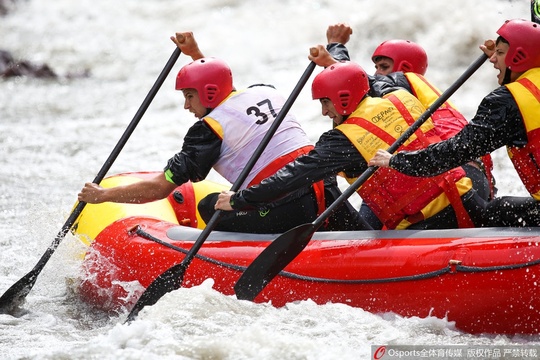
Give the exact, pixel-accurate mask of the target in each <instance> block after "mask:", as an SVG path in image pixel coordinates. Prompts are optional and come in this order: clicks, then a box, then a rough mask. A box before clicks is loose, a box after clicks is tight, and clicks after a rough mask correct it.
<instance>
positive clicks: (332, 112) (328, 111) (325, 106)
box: [320, 98, 343, 127]
mask: <svg viewBox="0 0 540 360" xmlns="http://www.w3.org/2000/svg"><path fill="white" fill-rule="evenodd" d="M320 101H321V111H322V114H323V116H328V117H329V118H330V119H332V121H333V122H334V127H336V126H338V125H339V124H341V123H342V122H343V115H341V114H339V113H338V111H337V110H336V108H335V106H334V104H333V103H332V101H330V99H328V98H324V99H321V100H320Z"/></svg>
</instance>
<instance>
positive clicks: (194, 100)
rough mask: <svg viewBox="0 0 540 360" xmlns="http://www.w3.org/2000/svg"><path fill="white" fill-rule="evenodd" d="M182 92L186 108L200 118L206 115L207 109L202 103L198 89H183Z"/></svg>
mask: <svg viewBox="0 0 540 360" xmlns="http://www.w3.org/2000/svg"><path fill="white" fill-rule="evenodd" d="M182 93H183V94H184V99H185V102H184V109H186V110H189V112H190V113H193V114H194V115H195V116H196V117H197V118H199V119H200V118H202V117H203V116H204V115H206V112H207V109H206V108H205V107H204V106H203V105H202V104H201V99H200V98H199V93H198V92H197V90H195V89H183V90H182Z"/></svg>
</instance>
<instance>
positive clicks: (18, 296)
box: [0, 270, 39, 314]
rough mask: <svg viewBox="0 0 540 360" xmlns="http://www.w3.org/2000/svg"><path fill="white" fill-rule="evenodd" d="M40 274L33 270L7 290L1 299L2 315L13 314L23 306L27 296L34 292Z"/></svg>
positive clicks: (0, 309) (0, 312)
mask: <svg viewBox="0 0 540 360" xmlns="http://www.w3.org/2000/svg"><path fill="white" fill-rule="evenodd" d="M38 274H39V272H36V271H34V270H32V271H30V272H29V273H28V274H26V275H25V276H23V277H22V278H21V279H19V281H17V282H16V283H15V284H13V285H11V287H10V288H9V289H7V291H6V292H5V293H4V295H2V297H1V298H0V314H12V313H13V312H14V311H15V310H16V309H17V308H19V307H20V306H22V304H23V303H24V301H25V299H26V295H28V293H29V292H30V290H32V287H33V286H34V284H35V282H36V279H37V275H38Z"/></svg>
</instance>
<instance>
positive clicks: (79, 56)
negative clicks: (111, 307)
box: [0, 0, 540, 359]
mask: <svg viewBox="0 0 540 360" xmlns="http://www.w3.org/2000/svg"><path fill="white" fill-rule="evenodd" d="M515 17H524V18H528V17H529V8H528V1H525V0H520V1H519V2H516V1H507V0H497V1H494V0H489V1H488V0H481V1H469V0H454V1H449V2H445V3H444V5H442V4H441V2H439V1H428V0H409V1H403V2H401V1H395V0H379V1H368V0H357V1H355V2H354V4H353V2H347V1H338V0H324V1H323V0H321V1H313V0H299V1H295V2H292V1H285V0H280V1H278V0H274V1H268V0H260V1H259V0H256V1H241V0H197V1H185V0H176V1H172V0H146V1H135V0H126V1H122V2H119V3H117V2H111V1H105V0H91V1H90V0H79V1H71V0H56V1H44V0H29V1H19V4H18V6H17V7H16V8H14V9H13V11H12V13H11V14H10V15H9V16H7V17H3V18H0V39H1V40H0V48H2V49H5V50H8V51H11V52H12V53H13V54H14V55H15V56H16V57H17V58H24V59H29V60H31V61H34V62H38V63H39V62H47V63H48V64H50V65H51V67H52V68H53V69H54V70H55V71H57V72H58V73H59V74H61V75H66V74H67V73H68V72H71V73H80V72H83V71H85V70H88V71H89V72H90V74H91V76H90V77H89V78H79V79H72V80H68V79H64V78H63V79H61V80H36V79H28V78H20V79H3V80H0V109H1V110H0V154H1V158H0V161H1V163H0V232H1V235H0V294H3V293H4V291H5V290H6V289H7V288H9V286H11V285H12V284H13V283H14V282H16V281H17V280H18V279H20V278H21V277H22V276H23V275H25V274H26V273H27V272H28V271H30V270H31V269H32V267H33V266H34V265H35V264H36V262H37V261H38V260H39V257H40V256H41V255H42V254H43V253H44V251H45V249H46V248H47V246H48V245H49V244H50V243H51V242H52V240H53V239H54V237H55V235H56V233H57V232H58V230H59V229H60V228H61V226H62V224H63V223H64V221H65V219H66V218H67V216H68V215H69V213H70V210H71V207H72V206H73V204H74V202H75V199H76V194H77V192H78V190H79V189H80V188H81V187H82V185H83V184H84V182H87V181H91V180H92V179H93V178H94V177H95V175H96V174H97V171H98V170H99V169H100V168H101V166H102V164H103V162H104V161H105V159H106V158H107V156H108V155H109V154H110V152H111V150H112V149H113V147H114V145H115V144H116V143H117V141H118V139H119V138H120V136H121V134H122V133H123V131H124V129H125V128H126V126H127V124H128V123H129V122H130V121H131V119H132V118H133V115H134V114H135V112H136V110H137V109H138V107H139V106H140V104H141V102H142V100H143V99H144V97H145V96H146V94H147V93H148V91H149V90H150V88H151V86H152V85H153V83H154V81H155V79H156V77H157V75H158V74H159V72H160V71H161V69H162V68H163V66H164V65H165V63H166V61H167V60H168V58H169V56H170V55H171V53H172V51H173V50H174V47H173V44H172V42H170V40H169V39H168V37H169V36H170V35H172V34H173V33H174V32H175V31H179V30H182V31H185V30H193V31H194V32H195V35H196V38H197V39H198V42H199V45H200V47H201V48H202V50H203V52H204V53H205V54H207V55H211V56H217V57H221V58H223V59H225V60H226V61H227V62H228V63H229V64H230V65H231V67H232V69H233V72H234V75H235V83H236V86H237V87H238V88H242V87H245V86H248V85H250V84H252V83H258V82H266V83H272V84H274V85H276V86H277V88H278V89H281V90H282V92H283V93H284V94H285V95H288V94H289V93H290V91H291V90H292V89H293V87H294V86H295V85H296V82H297V81H298V79H299V78H300V75H301V74H302V73H303V71H304V70H305V68H306V67H307V65H308V60H307V54H308V49H309V47H310V46H313V45H315V44H319V43H321V44H324V43H325V40H326V39H325V31H326V27H327V26H328V25H329V24H331V23H335V22H347V23H349V24H350V25H352V26H353V29H354V33H353V36H352V38H351V42H350V43H349V48H350V50H351V55H352V56H353V59H354V60H356V61H358V62H359V63H360V64H362V65H363V66H364V67H365V68H366V69H368V70H369V71H371V69H372V65H371V62H370V60H369V55H370V54H371V52H372V51H373V49H374V48H375V46H376V45H378V44H379V43H380V42H381V41H383V40H386V39H389V38H410V39H411V40H414V41H417V42H419V43H421V44H422V45H423V46H424V47H425V48H426V50H427V52H428V54H429V56H430V63H431V65H430V68H429V70H428V73H427V75H428V77H429V78H430V79H431V80H432V81H433V82H434V83H436V84H438V86H439V87H440V88H441V89H445V88H446V87H447V86H449V85H450V84H451V83H452V82H453V81H454V80H455V79H457V77H458V76H459V75H460V74H461V73H462V72H463V71H464V70H465V69H466V67H467V66H468V65H469V64H470V63H472V62H473V61H474V60H475V59H476V58H477V57H478V56H479V55H480V52H479V50H478V48H477V46H478V44H480V43H482V42H483V40H484V39H487V38H493V37H495V31H496V29H497V28H498V27H499V26H500V25H501V24H502V22H503V20H505V19H507V18H515ZM187 62H188V59H187V58H186V57H185V56H181V57H180V59H179V60H178V63H177V65H176V66H175V69H174V70H173V73H174V74H175V73H176V72H177V71H178V69H179V68H180V66H182V65H184V64H186V63H187ZM174 74H171V76H169V78H168V79H167V81H166V82H165V84H164V86H163V88H162V89H161V91H160V92H159V94H158V96H157V97H156V98H155V100H154V101H153V103H152V106H151V107H150V109H149V110H148V112H147V113H146V115H145V116H144V118H143V120H142V121H141V123H140V124H139V126H138V128H137V130H136V131H135V133H134V134H133V136H132V138H131V139H130V141H129V142H128V144H127V145H126V147H125V148H124V150H123V151H122V153H121V155H120V156H119V158H118V159H117V161H116V162H115V164H114V165H113V167H112V169H111V171H110V174H113V173H119V172H123V171H137V170H159V169H162V168H163V166H164V165H165V162H166V160H167V159H168V158H169V157H170V156H171V155H172V154H173V153H174V152H175V151H177V150H178V149H179V148H180V146H181V142H182V138H183V135H184V133H185V131H186V129H187V128H188V127H189V126H190V124H191V123H192V122H193V120H194V119H193V118H192V116H191V115H190V114H188V113H186V112H185V111H184V110H183V109H182V105H183V103H182V98H181V94H180V93H178V92H175V91H174V90H173V89H174ZM495 86H496V79H495V70H493V69H492V68H491V65H490V64H486V65H484V67H483V68H482V69H480V70H479V71H478V72H477V73H476V74H475V75H474V76H473V77H472V78H471V79H470V80H469V81H468V82H467V83H466V84H465V85H464V86H463V88H462V89H460V90H459V91H458V92H457V93H456V95H455V96H454V98H453V100H454V102H455V103H456V104H457V105H458V106H459V107H460V108H461V109H462V110H463V112H464V113H465V114H466V115H467V117H471V116H472V115H473V113H474V111H475V109H476V106H477V105H478V103H479V102H480V100H481V98H482V97H483V96H484V95H485V94H487V93H488V92H489V91H490V90H491V89H493V88H494V87H495ZM292 111H294V112H295V113H296V115H297V116H298V118H299V119H300V121H301V122H302V123H303V124H305V128H306V130H307V131H308V134H309V135H310V137H311V138H312V139H313V141H316V140H317V138H318V136H319V134H320V133H322V132H323V131H325V130H326V129H328V128H329V127H330V123H329V120H324V119H323V118H322V117H321V116H320V107H319V105H318V104H317V103H316V102H313V101H312V100H311V99H310V92H309V89H308V88H307V87H306V89H304V91H303V92H302V94H301V95H300V97H299V98H298V100H297V102H296V103H295V105H294V106H293V109H292ZM495 162H496V176H497V180H498V182H499V191H500V194H501V195H502V194H520V195H524V194H525V192H524V189H523V188H522V185H521V182H520V181H519V180H517V177H516V176H515V174H514V170H513V169H512V168H511V166H510V165H509V163H508V161H507V160H506V158H505V156H504V154H503V153H501V152H497V153H496V156H495ZM216 178H217V177H216ZM83 250H84V248H83V246H82V245H81V244H80V242H79V241H78V240H77V239H75V238H73V237H71V236H67V237H66V238H65V239H64V240H63V242H62V243H61V245H60V247H59V248H58V249H57V251H56V252H55V254H54V255H53V257H52V258H51V259H50V261H49V262H48V264H47V266H46V267H45V269H44V270H43V271H42V273H41V274H40V276H39V278H38V281H37V283H36V285H35V286H34V288H33V290H32V291H31V292H30V294H29V295H28V297H27V303H26V305H25V309H26V310H27V313H26V314H24V315H22V316H20V317H18V318H16V317H12V316H10V315H0V358H2V359H158V358H159V359H279V358H283V359H367V358H369V354H370V346H371V345H372V344H421V345H425V344H498V345H501V344H540V338H539V337H537V336H534V337H522V336H515V337H508V336H472V335H469V334H464V333H461V332H459V331H457V330H455V328H454V327H453V324H452V323H449V322H447V321H445V320H441V319H436V318H427V319H418V318H412V319H403V318H400V317H397V316H392V315H391V314H386V315H384V316H380V315H373V314H370V313H367V312H365V311H363V310H361V309H355V308H350V307H347V306H345V305H341V304H328V305H324V306H318V305H315V304H314V303H312V302H309V301H308V302H301V303H295V304H289V305H288V306H287V307H285V308H282V309H275V308H273V307H271V306H269V305H255V304H252V303H249V302H244V301H237V300H236V299H235V298H233V297H227V296H223V295H221V294H219V293H216V292H215V291H213V290H212V289H211V283H206V284H204V285H203V286H201V287H199V288H194V289H180V290H178V291H176V292H173V293H171V294H168V295H167V296H165V297H164V298H162V299H161V300H160V301H159V302H158V303H157V304H156V305H155V306H153V307H150V308H148V309H147V310H144V311H143V312H142V313H141V314H140V317H139V320H137V321H135V322H134V323H133V324H132V325H130V326H127V325H123V324H122V322H123V318H118V317H108V316H106V315H104V314H100V313H96V312H93V311H91V310H89V309H87V308H86V307H85V306H84V304H81V303H80V302H78V301H77V300H76V298H75V297H74V296H73V295H72V293H71V291H72V288H71V287H70V286H69V284H70V279H72V278H75V277H77V275H78V265H79V263H80V260H79V258H77V256H76V254H78V253H79V252H81V251H83ZM465 296H466V295H465ZM396 301H399V299H396Z"/></svg>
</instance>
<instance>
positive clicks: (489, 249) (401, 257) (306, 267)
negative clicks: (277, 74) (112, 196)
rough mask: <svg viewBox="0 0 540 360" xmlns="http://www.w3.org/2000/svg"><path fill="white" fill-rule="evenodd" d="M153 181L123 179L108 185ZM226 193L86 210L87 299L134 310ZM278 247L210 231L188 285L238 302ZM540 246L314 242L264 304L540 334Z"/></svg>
mask: <svg viewBox="0 0 540 360" xmlns="http://www.w3.org/2000/svg"><path fill="white" fill-rule="evenodd" d="M150 175H152V174H150ZM144 176H149V174H146V173H140V174H123V175H118V176H114V177H111V178H108V179H106V181H105V182H104V185H105V186H108V185H115V184H121V183H127V182H130V181H137V179H139V178H141V177H144ZM221 188H223V186H220V185H218V184H214V183H210V182H206V181H203V182H201V183H197V184H191V183H188V184H184V185H182V186H181V187H179V188H177V189H176V190H175V192H173V193H172V194H171V195H170V196H169V198H168V199H167V200H162V201H160V202H156V203H152V204H145V205H124V204H109V203H107V204H101V205H88V206H87V208H86V209H85V211H84V212H83V213H82V214H81V217H80V218H79V221H78V224H77V225H78V227H77V230H76V232H77V233H78V234H79V235H84V236H83V238H86V239H87V240H88V241H90V242H91V247H90V249H89V251H88V253H87V255H86V257H85V259H84V261H83V269H84V273H85V275H84V277H83V279H82V281H81V282H80V286H79V293H80V296H81V298H82V299H83V300H84V301H85V302H87V303H89V304H92V305H94V306H96V307H99V308H101V309H103V310H106V311H127V310H130V309H131V307H132V306H133V304H134V303H135V302H136V301H137V299H138V297H139V296H140V295H141V293H142V292H143V291H144V289H145V288H146V287H147V286H148V285H149V284H150V283H151V282H152V281H153V280H154V279H155V278H156V277H157V276H159V275H160V274H161V273H162V272H164V271H165V270H167V269H168V268H170V267H171V266H173V265H175V264H177V263H179V262H181V261H182V259H183V257H184V254H185V253H186V252H187V251H188V250H189V249H190V248H191V246H192V245H193V243H194V241H195V240H196V239H197V238H198V236H199V234H200V231H201V230H200V228H201V227H203V226H204V223H202V220H200V218H198V215H197V213H196V207H195V204H196V203H197V201H198V200H199V199H200V198H201V197H202V196H204V195H206V194H207V193H208V192H211V191H219V190H220V189H221ZM171 219H172V220H171ZM180 224H183V225H180ZM277 236H279V234H268V235H266V234H265V235H257V234H242V233H231V232H220V231H213V232H212V233H211V234H210V236H209V237H208V239H207V240H206V241H205V243H204V245H203V246H202V248H201V249H200V251H199V252H198V254H197V256H196V257H195V259H194V260H193V262H192V263H191V265H190V266H189V267H188V269H187V271H186V272H185V276H184V282H183V286H184V287H192V286H195V285H199V284H201V283H202V282H203V281H204V280H205V279H208V278H212V279H214V282H215V284H214V288H215V289H216V290H218V291H220V292H222V293H223V294H227V295H231V294H234V290H233V286H234V284H235V282H236V281H237V280H238V278H239V277H240V275H241V273H242V271H243V270H244V269H245V268H246V267H247V266H248V265H249V264H250V263H251V262H252V261H253V259H254V258H255V257H257V255H258V254H259V253H260V252H261V251H262V250H264V249H265V248H266V246H268V244H269V243H270V242H271V241H272V240H273V239H275V238H276V237H277ZM539 244H540V228H519V229H511V228H484V229H453V230H399V231H388V230H387V231H355V232H317V233H316V234H315V235H314V236H313V238H312V241H311V242H310V243H309V245H308V246H307V247H306V249H305V250H304V251H302V253H301V254H300V255H299V256H298V257H297V258H296V259H295V260H294V261H293V262H291V263H290V264H289V265H288V266H287V267H286V268H285V270H284V271H283V272H282V273H281V274H280V275H278V276H277V277H276V278H275V279H274V280H272V281H271V282H270V283H269V284H268V285H267V286H266V288H265V289H264V291H263V292H262V293H261V294H259V296H258V297H257V298H256V299H255V301H256V302H271V303H272V304H273V305H274V306H277V307H281V306H283V305H285V304H286V303H288V302H291V301H296V300H306V299H311V300H313V301H315V302H316V303H318V304H325V303H328V302H334V303H344V304H347V305H350V306H354V307H360V308H362V309H364V310H366V311H370V312H373V313H385V312H393V313H396V314H399V315H402V316H406V317H410V316H418V317H426V316H436V317H439V318H447V319H448V320H449V321H455V323H456V327H457V328H458V329H461V330H463V331H465V332H470V333H491V334H538V333H540V298H539V296H538V287H539V285H538V281H539V279H540V246H539ZM171 245H172V247H176V248H175V249H171Z"/></svg>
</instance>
